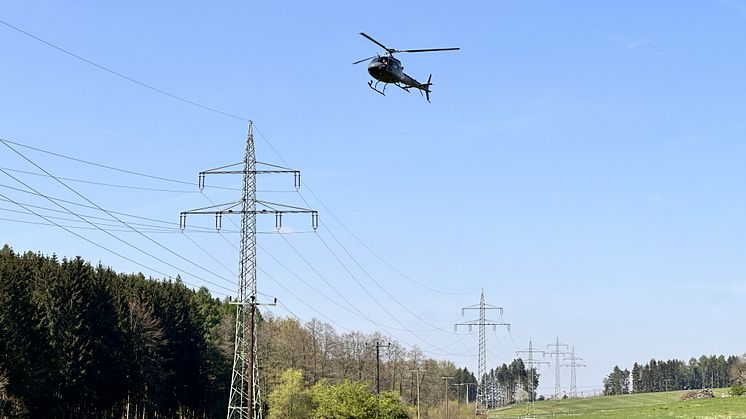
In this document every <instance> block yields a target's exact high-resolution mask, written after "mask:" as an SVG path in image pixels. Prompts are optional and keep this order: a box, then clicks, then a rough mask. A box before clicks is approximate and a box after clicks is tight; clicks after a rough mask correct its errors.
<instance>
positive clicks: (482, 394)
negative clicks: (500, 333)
mask: <svg viewBox="0 0 746 419" xmlns="http://www.w3.org/2000/svg"><path fill="white" fill-rule="evenodd" d="M466 310H479V319H477V320H470V321H468V322H465V323H456V324H454V325H453V330H454V331H457V330H458V327H459V326H468V327H469V331H470V332H471V330H472V327H473V326H479V363H478V364H479V366H478V372H477V405H476V414H477V415H481V414H485V413H486V412H487V406H486V405H485V398H486V396H487V339H486V337H485V333H484V327H485V326H492V329H493V330H497V326H506V327H507V328H508V331H510V324H509V323H502V322H497V321H494V320H489V319H487V315H486V313H487V310H499V311H500V316H501V317H502V314H503V309H502V307H497V306H493V305H490V304H485V302H484V290H482V294H481V297H480V299H479V304H475V305H472V306H468V307H463V308H462V309H461V316H463V315H464V312H465V311H466Z"/></svg>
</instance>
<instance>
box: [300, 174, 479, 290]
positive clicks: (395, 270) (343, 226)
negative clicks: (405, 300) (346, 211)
mask: <svg viewBox="0 0 746 419" xmlns="http://www.w3.org/2000/svg"><path fill="white" fill-rule="evenodd" d="M306 189H307V190H308V192H309V193H310V194H311V195H312V196H313V197H314V199H316V201H317V202H318V203H319V204H320V205H321V206H322V207H323V208H324V209H325V210H326V211H327V212H328V213H329V214H330V215H331V216H332V218H334V219H335V220H336V221H337V222H338V223H339V225H341V226H342V228H344V229H345V230H346V231H347V232H348V233H349V234H350V235H351V236H352V237H353V238H354V239H355V240H356V241H357V242H358V243H360V245H361V246H363V248H365V249H366V250H367V251H368V252H370V254H371V255H373V256H374V257H375V258H376V259H378V260H380V261H381V262H382V263H383V264H384V265H386V266H388V267H389V268H390V269H391V270H393V271H394V272H395V273H396V274H398V275H399V276H401V277H402V278H404V279H406V280H407V281H409V282H411V283H413V284H415V285H418V286H420V287H422V288H424V289H426V290H429V291H432V292H434V293H437V294H443V295H470V294H474V293H475V292H476V290H474V291H468V292H450V291H443V290H440V289H437V288H434V287H431V286H429V285H427V284H424V283H422V282H420V281H417V280H416V279H414V278H412V277H411V276H409V275H407V274H405V273H404V272H402V271H401V270H399V269H398V268H397V267H396V266H394V265H392V264H391V263H389V262H388V261H387V260H386V259H384V258H383V257H382V256H381V255H379V254H378V253H377V252H375V251H374V250H373V249H372V248H371V247H370V246H368V245H367V244H366V243H365V242H363V241H362V240H361V239H360V237H358V236H357V235H356V234H355V233H354V232H353V231H352V230H350V229H349V228H348V227H347V225H345V224H344V223H343V222H342V220H340V219H339V217H337V215H336V214H334V212H332V210H330V209H329V207H327V206H326V205H325V204H324V202H323V201H321V199H319V197H318V196H316V194H315V193H313V191H312V190H311V188H310V187H309V186H308V185H306ZM298 195H301V193H300V191H298ZM301 198H302V199H303V201H304V202H306V204H307V205H308V202H307V201H306V200H305V198H303V196H302V195H301Z"/></svg>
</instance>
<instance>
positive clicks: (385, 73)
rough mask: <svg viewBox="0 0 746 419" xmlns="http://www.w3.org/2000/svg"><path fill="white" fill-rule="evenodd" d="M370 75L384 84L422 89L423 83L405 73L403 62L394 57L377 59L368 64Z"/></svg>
mask: <svg viewBox="0 0 746 419" xmlns="http://www.w3.org/2000/svg"><path fill="white" fill-rule="evenodd" d="M368 74H370V75H371V76H372V77H373V78H374V79H376V80H378V81H381V82H383V83H394V84H401V85H402V86H400V87H407V88H409V87H415V88H420V86H421V83H420V82H418V81H417V80H415V79H414V78H412V77H410V76H408V75H407V74H406V73H404V66H402V64H401V61H399V60H397V59H396V58H394V57H390V56H384V57H376V58H373V59H372V60H370V63H368Z"/></svg>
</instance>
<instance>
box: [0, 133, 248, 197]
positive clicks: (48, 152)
mask: <svg viewBox="0 0 746 419" xmlns="http://www.w3.org/2000/svg"><path fill="white" fill-rule="evenodd" d="M0 141H2V142H4V143H10V144H13V145H16V146H19V147H23V148H26V149H29V150H33V151H36V152H39V153H44V154H48V155H50V156H54V157H58V158H61V159H66V160H71V161H74V162H78V163H83V164H87V165H89V166H94V167H98V168H101V169H107V170H113V171H115V172H120V173H126V174H129V175H134V176H140V177H145V178H149V179H155V180H161V181H164V182H170V183H178V184H181V185H189V186H196V185H195V183H194V182H188V181H185V180H178V179H171V178H166V177H162V176H156V175H151V174H148V173H143V172H138V171H134V170H128V169H121V168H118V167H114V166H109V165H106V164H102V163H96V162H92V161H89V160H83V159H81V158H78V157H72V156H67V155H65V154H60V153H55V152H53V151H49V150H44V149H42V148H38V147H33V146H30V145H28V144H23V143H20V142H18V141H12V140H9V139H7V138H0ZM207 187H208V188H212V189H225V190H230V191H237V190H241V189H240V188H235V187H227V186H207Z"/></svg>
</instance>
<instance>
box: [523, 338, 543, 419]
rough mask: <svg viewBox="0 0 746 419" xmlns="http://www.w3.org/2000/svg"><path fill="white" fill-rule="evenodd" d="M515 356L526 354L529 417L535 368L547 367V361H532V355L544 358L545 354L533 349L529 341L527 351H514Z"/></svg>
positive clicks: (532, 402)
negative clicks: (539, 355)
mask: <svg viewBox="0 0 746 419" xmlns="http://www.w3.org/2000/svg"><path fill="white" fill-rule="evenodd" d="M515 353H516V355H517V356H519V357H520V356H521V354H523V353H525V354H528V361H526V366H528V400H527V401H526V416H531V414H532V412H531V409H532V408H533V404H534V398H535V395H534V390H535V389H534V372H535V371H536V367H537V366H539V365H542V364H545V365H549V362H547V361H537V360H536V359H534V354H541V355H542V356H544V354H545V353H546V352H545V351H541V350H537V349H534V346H533V343H532V342H531V339H530V338H529V340H528V349H524V350H522V351H515Z"/></svg>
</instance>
